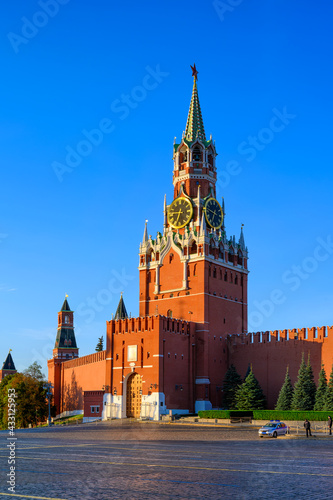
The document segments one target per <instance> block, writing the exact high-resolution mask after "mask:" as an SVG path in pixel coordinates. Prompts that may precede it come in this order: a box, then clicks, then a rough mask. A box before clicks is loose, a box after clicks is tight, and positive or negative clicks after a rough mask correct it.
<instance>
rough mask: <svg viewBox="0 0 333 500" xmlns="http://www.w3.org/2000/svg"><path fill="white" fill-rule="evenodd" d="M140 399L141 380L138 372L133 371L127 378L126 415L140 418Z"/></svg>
mask: <svg viewBox="0 0 333 500" xmlns="http://www.w3.org/2000/svg"><path fill="white" fill-rule="evenodd" d="M141 399H142V381H141V377H140V375H139V374H138V373H133V374H132V375H131V376H130V377H129V379H128V380H127V391H126V417H134V418H140V413H141Z"/></svg>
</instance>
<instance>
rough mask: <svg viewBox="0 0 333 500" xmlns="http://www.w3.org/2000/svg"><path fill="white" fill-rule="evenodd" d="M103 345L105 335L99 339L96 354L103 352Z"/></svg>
mask: <svg viewBox="0 0 333 500" xmlns="http://www.w3.org/2000/svg"><path fill="white" fill-rule="evenodd" d="M103 344H104V341H103V335H102V336H101V337H99V339H98V342H97V346H96V348H95V351H96V352H99V351H103Z"/></svg>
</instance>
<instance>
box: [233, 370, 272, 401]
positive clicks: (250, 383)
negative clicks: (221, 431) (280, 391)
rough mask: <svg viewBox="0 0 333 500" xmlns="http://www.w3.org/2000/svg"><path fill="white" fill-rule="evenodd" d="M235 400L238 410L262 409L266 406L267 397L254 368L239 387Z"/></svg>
mask: <svg viewBox="0 0 333 500" xmlns="http://www.w3.org/2000/svg"><path fill="white" fill-rule="evenodd" d="M235 401H236V408H237V410H262V409H264V408H265V404H266V399H265V396H264V394H263V392H262V389H261V387H260V385H259V382H258V380H257V379H256V378H255V376H254V374H253V372H252V368H251V369H250V373H249V374H248V376H247V377H246V379H245V381H244V382H243V384H242V385H241V386H240V387H239V388H238V389H237V391H236V399H235Z"/></svg>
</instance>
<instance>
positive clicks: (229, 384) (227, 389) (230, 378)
mask: <svg viewBox="0 0 333 500" xmlns="http://www.w3.org/2000/svg"><path fill="white" fill-rule="evenodd" d="M241 384H242V378H241V376H240V375H239V373H237V370H236V368H235V367H234V365H231V366H230V368H228V370H227V373H226V374H225V377H224V380H223V406H225V407H226V408H228V410H234V409H235V408H236V403H235V396H236V391H237V389H238V387H239V386H240V385H241Z"/></svg>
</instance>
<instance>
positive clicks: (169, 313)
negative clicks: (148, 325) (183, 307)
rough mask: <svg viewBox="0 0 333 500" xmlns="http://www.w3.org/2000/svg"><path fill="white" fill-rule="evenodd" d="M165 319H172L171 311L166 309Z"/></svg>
mask: <svg viewBox="0 0 333 500" xmlns="http://www.w3.org/2000/svg"><path fill="white" fill-rule="evenodd" d="M167 317H168V318H172V311H171V309H168V312H167Z"/></svg>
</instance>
